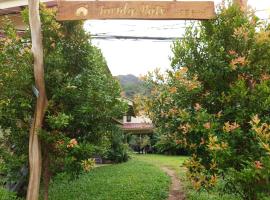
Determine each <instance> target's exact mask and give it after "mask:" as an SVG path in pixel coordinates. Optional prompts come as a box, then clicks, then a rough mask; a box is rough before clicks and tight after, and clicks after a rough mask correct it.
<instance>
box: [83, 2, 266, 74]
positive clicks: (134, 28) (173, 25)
mask: <svg viewBox="0 0 270 200" xmlns="http://www.w3.org/2000/svg"><path fill="white" fill-rule="evenodd" d="M221 1H222V0H214V2H215V4H216V5H217V4H218V3H221ZM248 4H249V5H250V6H251V7H252V8H254V9H255V10H257V11H256V14H257V15H258V16H259V17H261V18H263V19H266V18H268V16H269V14H270V0H248ZM188 23H189V21H184V20H88V21H86V23H85V29H86V30H87V31H89V32H90V33H91V34H92V35H99V36H115V35H117V36H139V37H162V38H164V37H166V38H167V37H168V38H178V37H181V36H182V35H183V34H184V27H185V26H186V25H188ZM92 43H93V44H94V45H96V46H98V47H99V48H100V49H101V51H102V53H103V55H104V57H105V59H106V61H107V64H108V67H109V68H110V70H111V72H112V74H113V75H114V76H116V75H126V74H134V75H136V76H140V75H144V74H146V73H147V72H148V71H153V70H154V69H155V68H160V69H161V71H165V70H166V69H168V68H169V67H170V57H171V56H172V51H171V46H172V44H173V40H171V39H170V40H165V41H163V40H162V41H161V40H153V39H152V40H142V39H137V40H135V39H128V40H127V39H111V38H109V39H108V38H107V39H100V38H93V39H92Z"/></svg>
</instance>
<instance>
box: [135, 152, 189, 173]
mask: <svg viewBox="0 0 270 200" xmlns="http://www.w3.org/2000/svg"><path fill="white" fill-rule="evenodd" d="M133 157H134V159H135V160H138V161H143V162H147V163H150V164H153V165H156V166H158V167H161V166H165V167H169V168H171V169H174V170H175V171H176V172H177V174H180V172H181V171H183V168H182V164H183V162H184V161H185V160H186V159H187V158H188V157H186V156H166V155H156V154H147V155H142V154H141V155H140V154H134V156H133Z"/></svg>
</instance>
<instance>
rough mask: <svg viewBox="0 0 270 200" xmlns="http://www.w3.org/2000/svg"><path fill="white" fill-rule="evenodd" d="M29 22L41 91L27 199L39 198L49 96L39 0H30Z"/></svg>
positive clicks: (31, 139) (32, 136)
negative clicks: (42, 131)
mask: <svg viewBox="0 0 270 200" xmlns="http://www.w3.org/2000/svg"><path fill="white" fill-rule="evenodd" d="M28 3H29V22H30V29H31V40H32V53H33V56H34V77H35V84H36V88H37V90H38V91H39V94H36V95H37V103H36V108H35V114H34V118H33V121H32V125H31V130H30V135H29V170H30V171H29V184H28V189H27V200H38V197H39V187H40V177H41V166H42V158H41V146H40V141H39V137H38V131H39V130H40V129H41V128H42V123H43V118H44V114H45V110H46V107H47V97H46V90H45V80H44V67H43V46H42V35H41V22H40V16H39V0H28Z"/></svg>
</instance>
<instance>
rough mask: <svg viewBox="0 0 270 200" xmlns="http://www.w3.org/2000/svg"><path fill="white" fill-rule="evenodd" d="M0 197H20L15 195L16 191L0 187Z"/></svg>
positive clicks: (12, 199) (6, 199)
mask: <svg viewBox="0 0 270 200" xmlns="http://www.w3.org/2000/svg"><path fill="white" fill-rule="evenodd" d="M0 197H1V200H20V198H18V197H17V196H16V193H13V192H9V191H7V190H5V189H4V188H1V187H0ZM21 200H22V199H21Z"/></svg>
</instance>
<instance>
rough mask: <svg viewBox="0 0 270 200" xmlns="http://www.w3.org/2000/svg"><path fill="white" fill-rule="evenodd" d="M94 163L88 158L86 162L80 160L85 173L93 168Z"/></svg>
mask: <svg viewBox="0 0 270 200" xmlns="http://www.w3.org/2000/svg"><path fill="white" fill-rule="evenodd" d="M95 163H96V161H95V159H94V158H88V159H87V160H82V162H81V165H82V167H83V170H84V171H85V172H89V171H90V170H91V169H93V168H94V167H95Z"/></svg>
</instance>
